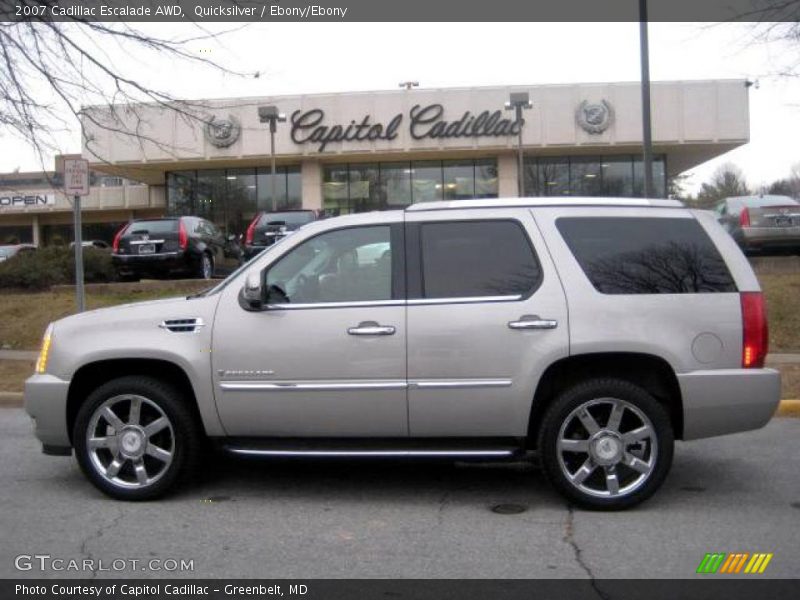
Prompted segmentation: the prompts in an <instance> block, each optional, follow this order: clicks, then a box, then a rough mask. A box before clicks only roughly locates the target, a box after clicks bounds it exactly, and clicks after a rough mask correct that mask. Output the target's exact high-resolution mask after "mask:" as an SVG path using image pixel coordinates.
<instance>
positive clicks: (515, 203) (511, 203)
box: [406, 197, 684, 212]
mask: <svg viewBox="0 0 800 600" xmlns="http://www.w3.org/2000/svg"><path fill="white" fill-rule="evenodd" d="M527 206H531V207H532V206H651V207H657V208H684V204H683V202H681V201H680V200H660V199H650V198H598V197H587V198H576V197H570V198H548V197H543V198H484V199H478V200H438V201H435V202H420V203H418V204H412V205H410V206H408V207H406V210H407V211H409V212H418V211H428V210H451V209H457V208H515V207H527Z"/></svg>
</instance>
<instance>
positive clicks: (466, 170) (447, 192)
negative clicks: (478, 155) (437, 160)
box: [442, 160, 475, 200]
mask: <svg viewBox="0 0 800 600" xmlns="http://www.w3.org/2000/svg"><path fill="white" fill-rule="evenodd" d="M442 173H443V175H444V184H443V186H442V192H443V194H442V195H443V197H444V199H445V200H465V199H468V198H474V197H475V163H474V162H473V161H471V160H446V161H444V162H443V163H442Z"/></svg>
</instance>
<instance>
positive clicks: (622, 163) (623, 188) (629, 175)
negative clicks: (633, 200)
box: [600, 156, 633, 198]
mask: <svg viewBox="0 0 800 600" xmlns="http://www.w3.org/2000/svg"><path fill="white" fill-rule="evenodd" d="M600 168H601V169H602V176H603V196H621V197H623V198H630V197H632V196H633V161H631V157H630V156H604V157H603V159H602V162H601V163H600Z"/></svg>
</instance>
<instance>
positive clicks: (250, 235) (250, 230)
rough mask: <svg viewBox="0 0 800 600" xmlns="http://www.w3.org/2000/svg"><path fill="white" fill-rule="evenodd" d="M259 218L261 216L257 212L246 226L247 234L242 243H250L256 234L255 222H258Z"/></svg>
mask: <svg viewBox="0 0 800 600" xmlns="http://www.w3.org/2000/svg"><path fill="white" fill-rule="evenodd" d="M259 218H261V215H260V214H257V215H256V216H255V218H254V219H253V220H252V221H251V222H250V225H248V226H247V234H246V235H245V238H244V243H245V244H249V245H252V244H253V239H254V238H255V235H256V223H258V220H259Z"/></svg>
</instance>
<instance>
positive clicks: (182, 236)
mask: <svg viewBox="0 0 800 600" xmlns="http://www.w3.org/2000/svg"><path fill="white" fill-rule="evenodd" d="M178 244H180V247H181V250H186V247H187V246H188V245H189V236H187V235H186V225H184V224H183V219H181V220H179V221H178Z"/></svg>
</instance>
